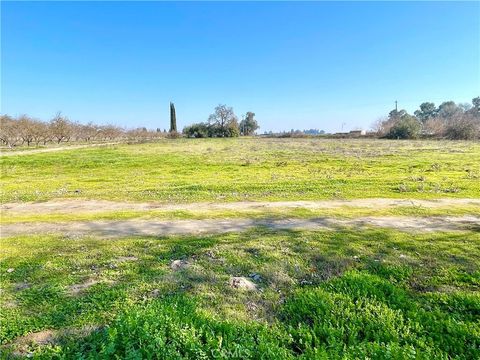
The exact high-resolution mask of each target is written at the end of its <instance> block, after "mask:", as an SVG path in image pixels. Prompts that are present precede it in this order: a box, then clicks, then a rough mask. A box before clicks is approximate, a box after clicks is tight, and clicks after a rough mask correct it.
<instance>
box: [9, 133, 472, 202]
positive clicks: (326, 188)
mask: <svg viewBox="0 0 480 360" xmlns="http://www.w3.org/2000/svg"><path fill="white" fill-rule="evenodd" d="M479 160H480V144H479V143H478V142H477V143H475V142H446V141H382V140H352V139H350V140H326V139H324V140H322V139H198V140H193V139H177V140H164V141H161V142H158V143H150V144H143V145H142V144H140V145H127V144H123V145H112V146H105V147H92V148H81V149H73V150H66V151H59V152H51V153H39V154H30V155H23V156H8V157H2V158H0V164H1V168H2V176H1V182H0V185H1V193H0V199H1V202H2V203H5V202H15V201H39V200H48V199H54V198H86V199H113V200H125V201H144V200H148V201H153V200H155V201H161V202H165V203H172V202H199V201H235V200H272V201H276V200H304V199H316V200H318V199H331V198H336V199H343V198H345V199H352V198H372V197H399V198H400V197H403V198H438V197H444V196H447V197H463V198H469V197H478V196H479V194H480V161H479Z"/></svg>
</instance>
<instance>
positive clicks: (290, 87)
mask: <svg viewBox="0 0 480 360" xmlns="http://www.w3.org/2000/svg"><path fill="white" fill-rule="evenodd" d="M1 11H2V14H1V20H2V21H1V30H2V33H1V45H2V46H1V50H2V51H1V70H2V78H1V85H2V91H1V112H2V113H8V114H10V115H19V114H23V113H26V114H29V115H32V116H35V117H38V118H41V119H49V118H51V117H52V116H53V115H54V114H55V113H56V112H57V111H62V112H63V113H64V114H65V115H67V116H69V117H70V118H71V119H72V120H76V121H80V122H88V121H94V122H99V123H116V124H118V125H121V126H127V127H135V126H147V127H149V128H156V127H161V128H167V127H168V116H169V101H174V102H175V105H176V108H177V117H178V121H179V127H180V128H182V127H183V126H184V125H186V124H189V123H191V122H198V121H205V120H206V119H207V117H208V115H209V114H210V113H211V112H212V110H213V108H214V107H215V106H216V105H217V104H219V103H225V104H227V105H230V106H233V108H234V110H235V112H236V114H237V115H238V116H239V117H241V115H242V114H244V113H245V112H246V111H253V112H255V113H256V115H257V119H258V120H259V122H260V124H261V131H264V130H274V131H276V130H283V129H286V130H289V129H291V128H295V129H297V128H300V129H303V128H320V129H325V130H327V131H339V130H340V129H341V127H342V124H345V125H344V128H345V129H352V128H356V127H363V128H368V127H369V126H370V125H371V124H372V123H373V122H374V121H375V120H376V119H378V118H379V117H381V116H382V115H385V114H387V113H388V112H389V111H390V110H391V109H392V108H393V106H394V101H395V100H398V102H399V106H400V107H401V108H406V109H407V110H408V111H412V112H413V111H414V110H415V109H416V108H417V106H418V105H419V104H420V103H421V102H423V101H429V100H431V101H434V102H436V103H437V104H438V103H440V102H441V101H443V100H450V99H451V100H454V101H456V102H467V101H468V102H469V101H470V100H471V99H472V98H473V97H475V96H478V95H480V69H479V68H480V66H479V64H480V4H479V2H465V3H459V2H452V3H450V2H399V3H396V2H304V3H303V2H302V3H299V2H255V3H254V2H243V3H242V2H210V3H200V2H195V3H192V2H140V3H139V2H29V3H27V2H4V1H2V5H1Z"/></svg>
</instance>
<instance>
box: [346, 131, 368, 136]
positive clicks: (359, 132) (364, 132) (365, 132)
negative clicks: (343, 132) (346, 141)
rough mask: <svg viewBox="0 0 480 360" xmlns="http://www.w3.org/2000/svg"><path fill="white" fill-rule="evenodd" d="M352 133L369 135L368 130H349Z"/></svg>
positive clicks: (353, 134)
mask: <svg viewBox="0 0 480 360" xmlns="http://www.w3.org/2000/svg"><path fill="white" fill-rule="evenodd" d="M349 134H350V135H352V136H363V135H367V131H366V130H352V131H350V132H349Z"/></svg>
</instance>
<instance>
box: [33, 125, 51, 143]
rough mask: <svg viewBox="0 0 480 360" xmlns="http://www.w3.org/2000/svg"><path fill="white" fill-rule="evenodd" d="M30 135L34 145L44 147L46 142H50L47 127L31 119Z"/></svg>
mask: <svg viewBox="0 0 480 360" xmlns="http://www.w3.org/2000/svg"><path fill="white" fill-rule="evenodd" d="M30 126H31V134H32V138H33V142H34V143H35V145H37V146H38V145H39V144H40V143H43V145H45V144H46V143H47V142H49V141H51V139H52V138H51V136H50V133H49V129H48V125H47V124H46V123H44V122H43V121H40V120H36V119H32V122H31V125H30Z"/></svg>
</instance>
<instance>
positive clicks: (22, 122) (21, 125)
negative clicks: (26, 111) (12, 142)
mask: <svg viewBox="0 0 480 360" xmlns="http://www.w3.org/2000/svg"><path fill="white" fill-rule="evenodd" d="M33 124H34V122H33V120H32V119H30V118H29V117H28V116H27V115H21V116H20V117H19V118H18V119H17V126H18V136H19V137H20V138H21V139H22V144H27V146H30V144H31V143H32V142H33Z"/></svg>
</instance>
